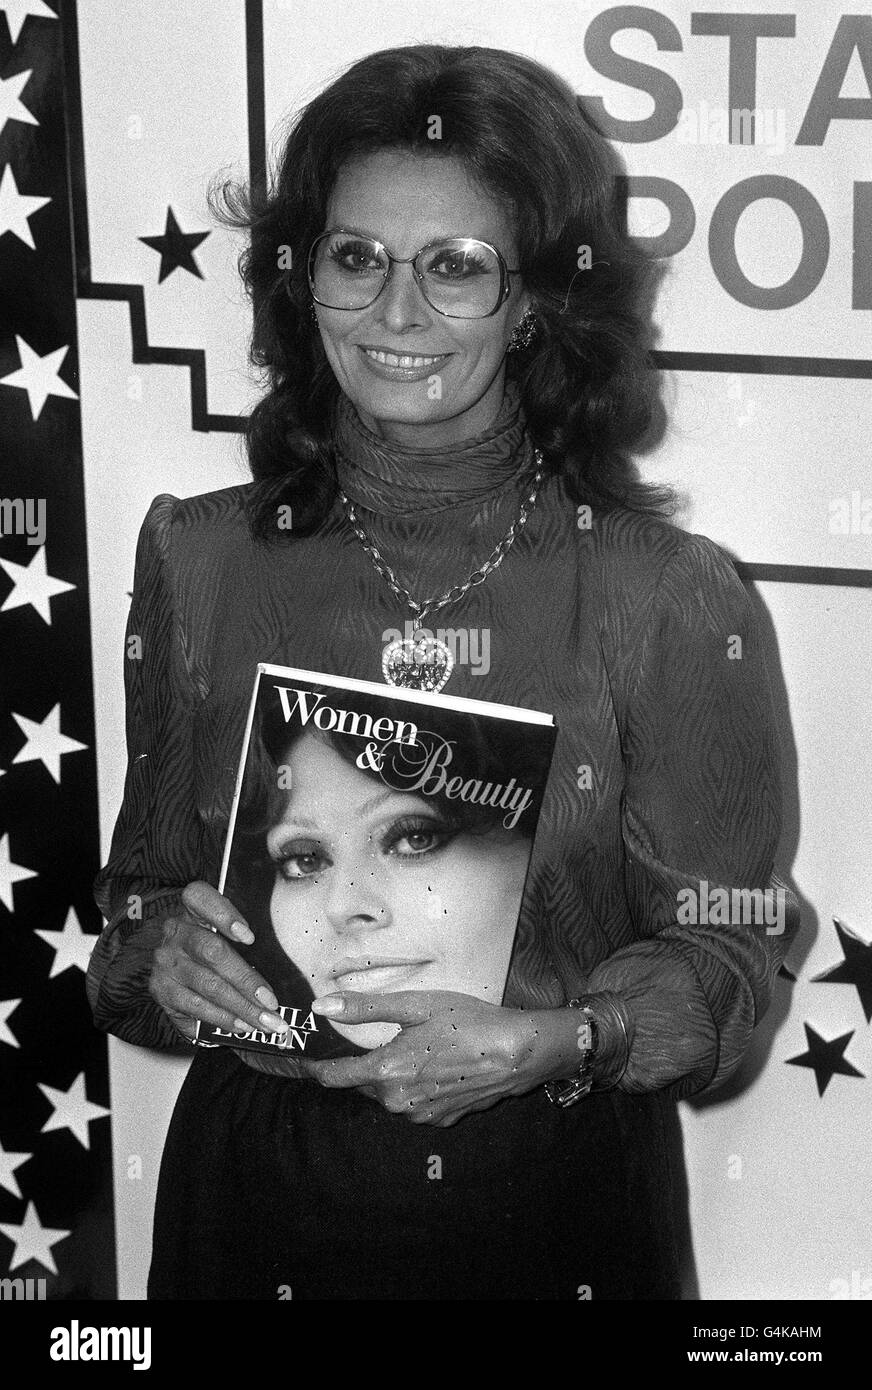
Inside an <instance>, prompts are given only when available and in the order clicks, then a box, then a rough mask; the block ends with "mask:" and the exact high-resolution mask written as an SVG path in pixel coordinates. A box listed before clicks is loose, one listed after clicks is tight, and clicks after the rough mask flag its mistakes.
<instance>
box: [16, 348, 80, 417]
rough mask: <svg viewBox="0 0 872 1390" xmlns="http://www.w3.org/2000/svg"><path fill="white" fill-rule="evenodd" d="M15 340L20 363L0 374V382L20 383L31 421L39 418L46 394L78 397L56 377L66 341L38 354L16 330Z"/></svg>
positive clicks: (66, 349)
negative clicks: (62, 345)
mask: <svg viewBox="0 0 872 1390" xmlns="http://www.w3.org/2000/svg"><path fill="white" fill-rule="evenodd" d="M15 342H16V343H17V345H18V356H19V357H20V359H21V366H20V367H19V368H18V370H17V371H14V372H10V373H9V375H8V376H0V384H2V385H5V386H20V387H21V389H22V390H23V391H26V392H27V399H28V400H29V401H30V413H31V415H32V416H33V418H34V420H38V419H39V417H40V415H41V414H42V408H43V406H44V405H45V403H46V401H47V399H48V397H49V396H66V397H67V399H68V400H73V401H77V400H78V399H79V398H78V396H77V395H76V393H75V391H74V390H73V389H72V387H70V386H68V385H67V383H66V382H65V381H61V378H60V377H59V376H58V368H59V367H60V365H61V363H62V362H63V360H64V358H65V357H66V355H67V353H68V352H69V350H70V349H69V344H67V346H66V347H59V348H55V350H54V352H47V353H46V355H45V357H40V355H39V353H38V352H34V351H33V348H32V347H30V346H29V345H28V344H27V343H26V342H25V341H24V339H23V338H19V336H18V334H17V333H16V335H15Z"/></svg>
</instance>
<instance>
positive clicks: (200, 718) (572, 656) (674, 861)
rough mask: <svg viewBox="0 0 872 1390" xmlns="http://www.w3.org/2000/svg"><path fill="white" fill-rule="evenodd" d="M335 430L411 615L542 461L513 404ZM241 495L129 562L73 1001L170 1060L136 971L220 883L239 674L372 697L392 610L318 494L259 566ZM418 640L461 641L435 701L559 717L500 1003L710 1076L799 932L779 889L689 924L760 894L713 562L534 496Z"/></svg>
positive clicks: (731, 607)
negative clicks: (167, 927)
mask: <svg viewBox="0 0 872 1390" xmlns="http://www.w3.org/2000/svg"><path fill="white" fill-rule="evenodd" d="M334 435H335V441H336V474H337V480H338V484H339V488H340V489H341V490H342V491H344V492H345V493H346V495H347V496H348V498H349V499H350V500H351V501H352V502H353V503H354V505H355V507H356V511H357V517H358V522H359V524H360V525H361V526H362V527H363V529H364V530H365V532H366V534H367V536H368V537H369V539H370V540H371V542H372V543H373V544H374V545H376V546H377V547H378V549H379V551H380V553H381V555H382V556H383V557H384V559H385V560H386V561H387V563H388V564H389V565H390V566H391V567H392V569H393V570H394V572H395V573H396V575H397V577H398V580H399V582H400V583H401V584H403V585H404V586H406V588H407V589H408V590H409V591H410V592H411V593H412V594H413V596H414V597H415V598H416V599H418V600H421V599H423V598H425V597H429V596H431V595H436V594H440V593H442V592H444V591H445V590H446V589H448V588H449V587H450V586H451V585H454V584H457V583H460V582H462V581H464V580H465V579H466V578H467V577H468V576H469V575H470V574H471V573H472V572H473V571H474V570H475V569H477V567H478V566H479V565H481V563H482V562H483V561H484V560H485V559H486V558H487V556H488V555H489V554H490V552H491V551H492V550H493V547H494V546H495V544H496V542H497V541H498V540H499V539H500V537H501V536H503V535H504V534H505V532H506V531H507V530H508V528H509V526H510V525H511V523H512V521H513V519H515V518H516V516H517V514H518V510H519V507H520V503H521V500H522V498H523V497H524V496H526V495H527V494H528V492H529V488H530V480H531V477H532V474H533V472H534V471H535V466H536V464H535V458H534V453H533V449H532V446H531V444H530V441H529V439H528V437H527V435H526V433H525V428H524V420H523V412H522V410H521V407H520V403H519V400H518V396H517V393H516V391H515V389H514V387H513V386H511V385H509V386H508V387H507V390H506V394H505V397H504V399H503V404H502V409H501V411H500V413H499V416H498V418H497V419H496V420H495V422H494V424H493V425H492V427H491V428H490V429H488V430H486V431H485V432H484V433H482V434H481V435H479V436H477V437H475V438H474V439H469V440H465V441H463V442H462V443H461V444H460V445H454V446H449V447H446V448H442V449H432V450H429V451H428V450H424V451H421V450H415V449H411V448H408V447H404V446H401V445H397V444H393V443H389V442H388V441H386V440H383V439H382V438H380V437H379V436H378V435H376V434H374V433H372V432H371V431H370V430H369V429H367V428H366V426H365V425H363V423H362V422H361V421H360V419H359V417H358V416H357V412H356V411H355V410H354V408H353V406H352V405H351V403H350V402H349V401H348V400H347V399H346V398H344V397H341V398H340V401H339V405H338V408H337V412H336V418H335V426H334ZM252 486H253V485H252V484H242V485H237V486H233V487H228V488H223V489H220V490H218V491H215V492H210V493H205V494H202V495H200V496H196V497H190V498H177V497H174V496H170V495H167V494H161V495H159V496H157V497H156V498H155V499H154V501H153V502H152V504H151V506H150V508H149V511H148V514H147V516H146V518H145V520H144V523H143V526H142V529H141V532H140V537H139V543H138V547H137V554H136V568H135V580H134V591H133V602H132V605H131V610H130V617H129V620H128V625H127V636H128V638H129V637H130V636H131V635H134V634H135V635H137V636H139V637H140V638H141V652H142V658H141V660H138V661H135V660H129V659H128V660H127V661H126V662H125V687H126V699H127V747H128V758H129V763H128V770H127V776H126V782H125V791H124V800H123V804H122V807H121V810H120V814H119V816H118V821H117V824H116V827H115V832H114V835H113V838H112V843H111V847H110V851H109V856H108V859H107V862H106V864H105V867H104V868H103V869H102V870H101V872H100V874H99V875H98V877H97V879H96V882H95V894H96V900H97V903H98V905H99V906H100V908H101V909H102V911H103V913H104V915H105V916H106V918H107V925H106V927H105V929H104V932H103V934H102V936H101V938H100V940H99V942H98V944H97V947H96V949H95V951H94V954H93V956H92V961H91V967H90V971H89V978H88V989H89V997H90V998H91V1002H92V1007H93V1009H94V1013H95V1018H96V1021H97V1022H98V1024H99V1025H100V1026H101V1027H103V1028H104V1029H106V1030H108V1031H111V1032H113V1033H117V1034H118V1035H119V1036H120V1037H122V1038H124V1039H126V1040H127V1041H129V1042H133V1043H140V1044H142V1045H145V1046H150V1047H165V1048H174V1047H177V1046H178V1038H177V1035H176V1033H175V1030H174V1029H173V1027H172V1025H171V1023H170V1021H169V1019H168V1018H167V1017H166V1016H165V1015H164V1014H163V1012H162V1011H161V1010H160V1008H159V1007H158V1005H157V1004H156V1003H155V1002H154V1001H153V1000H152V999H151V996H150V995H149V993H148V977H149V974H150V970H151V964H152V959H153V953H154V950H155V948H156V945H157V944H158V942H159V939H160V926H161V922H162V920H163V919H164V918H165V917H166V915H167V914H168V913H170V912H172V911H173V910H174V909H175V908H177V907H178V904H179V895H180V893H181V890H182V888H183V887H184V886H185V884H187V883H188V882H190V881H191V880H193V879H205V880H207V881H211V882H213V883H217V881H218V871H219V865H220V859H221V852H222V848H223V841H224V837H225V834H226V830H227V823H228V816H229V812H230V806H231V800H232V795H233V789H234V782H235V777H236V770H237V763H238V759H239V755H240V751H241V747H242V738H243V731H244V725H245V717H246V711H247V705H248V700H249V697H250V691H251V686H252V682H253V678H254V673H255V666H256V664H257V662H259V661H268V662H273V663H277V664H282V665H289V666H295V667H301V668H305V669H310V670H314V671H321V672H328V673H333V674H336V675H341V676H351V677H357V678H360V679H365V680H371V681H372V680H374V681H381V680H382V674H381V653H382V648H383V646H384V645H385V642H386V641H387V640H389V638H390V637H391V636H393V635H396V633H397V632H398V631H399V632H401V633H402V632H403V631H404V625H405V624H406V622H407V620H409V619H410V617H411V613H410V610H409V609H408V608H407V607H404V605H403V602H402V600H400V599H398V598H397V597H396V595H395V594H393V593H392V592H391V589H390V587H389V586H388V584H387V583H386V581H385V579H384V578H383V577H382V576H381V575H379V574H378V573H377V571H376V569H375V567H374V565H373V563H372V561H371V558H370V556H369V555H367V554H366V552H365V551H364V548H363V546H362V545H361V544H360V541H359V539H358V537H357V536H356V535H355V534H354V532H353V530H352V528H351V526H350V525H349V522H348V519H347V517H346V515H345V510H344V507H343V504H342V502H341V499H340V498H339V497H338V496H337V497H336V499H335V501H334V503H333V505H332V507H331V510H330V513H329V515H328V516H327V517H326V519H325V521H324V522H323V523H322V524H321V525H320V526H319V528H318V529H317V531H316V532H314V533H313V534H311V535H308V536H300V535H298V536H296V537H294V536H292V538H291V539H290V540H287V541H285V542H284V543H282V542H279V541H277V542H276V543H270V544H267V545H265V544H263V543H260V544H258V543H255V542H254V541H253V540H252V538H251V535H250V533H249V530H248V525H247V521H246V516H245V501H246V497H247V496H248V495H249V492H250V489H251V487H252ZM427 622H428V626H429V628H430V630H431V631H433V632H435V633H436V635H437V636H438V635H440V633H441V635H443V637H444V638H445V639H446V640H449V641H451V642H453V643H454V644H455V651H456V655H457V656H458V660H457V665H456V667H455V670H454V672H453V674H452V676H451V679H450V681H449V683H448V686H447V687H446V693H447V694H454V695H462V696H468V697H472V698H476V699H482V700H492V701H497V702H500V703H503V704H510V705H521V706H525V707H527V708H532V709H538V710H545V711H548V712H550V713H552V714H553V715H554V717H555V719H556V722H557V727H558V735H557V743H556V747H555V753H554V760H553V764H552V770H551V774H550V779H549V783H548V787H547V790H546V794H545V799H544V803H543V807H542V812H541V815H540V821H539V829H538V834H537V838H536V842H535V845H534V848H533V854H532V858H531V864H530V870H529V874H528V878H527V884H526V888H525V893H524V899H523V904H522V908H521V915H520V921H519V926H518V937H517V943H516V949H515V953H514V956H513V960H512V966H511V970H510V975H509V981H508V985H507V991H506V996H505V1001H504V1002H505V1004H506V1005H507V1006H510V1007H511V1006H521V1005H524V1006H528V1007H547V1006H555V1007H556V1006H559V1005H561V1004H563V1003H565V1002H566V1000H567V999H569V998H570V997H573V996H576V995H578V994H580V993H582V992H585V991H596V990H609V991H613V992H614V993H615V994H617V995H618V996H619V997H620V998H621V1000H622V1001H623V1004H624V1006H625V1008H626V1009H627V1011H628V1013H629V1014H630V1015H631V1016H632V1020H633V1025H634V1041H633V1047H632V1050H631V1054H630V1059H629V1064H628V1067H627V1070H626V1072H625V1075H624V1078H623V1080H622V1082H621V1088H622V1090H623V1091H625V1092H635V1093H639V1092H648V1091H653V1090H660V1089H663V1088H665V1089H666V1090H667V1092H668V1093H669V1094H671V1095H672V1096H674V1097H677V1096H680V1095H685V1094H689V1093H691V1092H697V1091H700V1090H702V1089H704V1088H706V1087H709V1086H712V1085H714V1084H717V1083H719V1082H721V1081H722V1080H723V1079H724V1078H725V1077H726V1076H728V1075H729V1074H730V1073H731V1072H732V1071H733V1070H734V1069H735V1068H736V1066H737V1065H738V1063H739V1061H740V1059H741V1057H742V1055H743V1053H744V1051H745V1049H746V1047H747V1044H748V1041H749V1038H750V1034H751V1030H752V1028H753V1026H754V1023H755V1021H756V1019H757V1018H759V1017H760V1015H761V1014H762V1012H763V1011H764V1009H765V1008H766V1005H767V1003H768V1000H769V996H770V992H771V989H772V985H773V979H774V975H775V972H776V970H777V968H778V965H779V962H780V959H781V956H782V954H783V949H784V944H785V942H786V941H787V940H788V939H789V937H790V934H791V931H792V930H793V929H794V928H795V925H796V903H795V900H793V899H792V898H791V897H790V895H789V894H786V895H784V894H783V895H782V896H781V899H780V901H781V902H782V903H783V904H784V905H785V906H786V919H785V920H784V921H782V923H781V927H782V928H784V930H780V929H779V928H778V927H777V926H776V927H774V928H771V929H768V928H767V926H766V925H764V924H763V922H762V921H760V922H756V923H747V922H740V921H738V920H735V918H736V914H735V913H730V914H728V916H730V917H732V918H733V919H734V920H721V917H722V916H723V914H722V913H711V912H709V911H708V910H707V904H708V903H711V902H712V901H713V895H715V894H716V890H718V889H726V890H728V892H732V890H736V889H750V890H754V889H759V890H763V889H765V888H767V887H770V886H772V885H773V884H777V883H778V880H777V879H776V878H775V877H774V856H775V852H776V846H777V842H778V837H779V829H780V780H779V754H778V745H777V739H776V734H775V728H774V720H773V713H772V705H771V699H770V691H769V685H768V678H767V673H766V668H765V662H764V657H763V651H762V648H761V641H760V635H759V631H758V627H757V623H756V620H755V616H754V611H753V608H752V605H751V602H750V600H749V597H748V595H747V593H746V591H745V589H744V587H743V585H742V583H741V582H740V580H739V578H738V576H737V574H736V572H735V569H734V568H733V565H732V563H731V561H730V559H729V558H728V556H727V555H726V554H725V553H724V551H722V550H721V549H720V548H719V547H718V546H717V545H715V544H714V543H713V542H712V541H710V540H708V539H706V538H705V537H702V536H697V535H691V534H688V533H685V532H683V531H681V530H679V529H678V528H676V527H675V526H673V525H672V524H670V523H669V522H667V521H665V520H662V519H659V518H655V517H651V516H647V515H643V514H639V513H636V512H633V511H629V510H624V509H616V510H611V511H602V512H598V511H597V510H596V509H594V511H593V514H592V515H591V516H588V515H586V514H585V512H584V511H583V510H579V508H578V507H576V505H575V504H574V502H573V501H572V500H571V497H570V496H569V494H568V492H567V489H566V485H565V483H564V480H563V479H562V477H560V476H559V475H552V476H547V477H546V478H545V479H544V481H543V482H542V484H541V486H540V489H539V493H538V497H537V499H536V504H535V506H534V508H533V510H532V513H531V514H530V516H529V519H528V521H527V524H526V526H525V527H524V528H523V529H522V530H521V531H520V532H519V533H518V535H517V537H516V539H515V542H514V544H513V545H512V546H511V548H510V549H509V550H508V552H507V554H506V555H505V558H504V559H503V562H502V563H501V565H500V566H499V567H498V568H497V569H495V570H494V571H493V572H492V573H490V574H489V575H488V577H487V579H486V580H485V582H484V583H481V584H477V585H475V586H473V587H472V588H470V589H469V590H468V591H467V592H466V593H465V594H464V595H463V596H462V598H461V599H459V600H458V601H457V602H455V603H453V604H451V605H450V606H447V607H445V608H443V609H442V610H440V611H439V612H438V613H434V614H433V615H432V616H431V618H429V619H428V620H427ZM129 649H130V648H129V647H128V650H129ZM737 652H738V654H739V655H738V658H737ZM133 895H136V897H137V898H138V900H139V901H140V902H141V914H140V915H139V916H136V915H134V916H133V917H131V915H130V912H129V904H130V902H131V901H132V900H133ZM693 904H698V905H699V910H698V911H696V910H694V909H693ZM688 905H690V907H688ZM209 1055H210V1054H206V1056H207V1057H208V1056H209ZM288 1084H290V1083H288Z"/></svg>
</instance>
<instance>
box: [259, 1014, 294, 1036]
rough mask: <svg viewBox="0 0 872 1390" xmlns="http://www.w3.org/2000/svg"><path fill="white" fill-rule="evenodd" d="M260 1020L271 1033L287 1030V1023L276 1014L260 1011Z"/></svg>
mask: <svg viewBox="0 0 872 1390" xmlns="http://www.w3.org/2000/svg"><path fill="white" fill-rule="evenodd" d="M260 1021H261V1023H262V1024H263V1026H264V1028H268V1029H269V1031H270V1032H271V1033H287V1031H288V1025H287V1024H286V1023H285V1020H284V1019H283V1018H279V1016H278V1014H268V1013H262V1014H261V1016H260Z"/></svg>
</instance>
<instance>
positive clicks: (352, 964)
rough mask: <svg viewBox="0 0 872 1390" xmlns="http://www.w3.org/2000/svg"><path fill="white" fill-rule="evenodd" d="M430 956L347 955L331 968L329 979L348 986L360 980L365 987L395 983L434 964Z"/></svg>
mask: <svg viewBox="0 0 872 1390" xmlns="http://www.w3.org/2000/svg"><path fill="white" fill-rule="evenodd" d="M432 964H433V962H432V960H431V959H430V958H429V957H426V956H425V957H423V958H420V957H416V958H415V959H410V958H408V957H406V956H362V957H361V958H360V959H355V958H354V957H353V956H345V957H344V958H343V959H342V960H340V961H337V963H336V965H334V966H333V968H332V970H330V972H329V975H328V979H331V980H335V981H337V982H338V983H339V984H340V986H342V985H343V983H344V984H345V986H346V987H347V986H348V983H349V982H350V981H355V980H359V981H360V982H361V983H362V984H363V985H364V987H369V986H372V985H380V984H382V985H383V984H393V983H395V982H396V981H399V980H402V979H404V978H405V977H406V976H408V975H411V974H413V973H414V972H415V971H416V970H419V969H420V968H421V966H423V965H432Z"/></svg>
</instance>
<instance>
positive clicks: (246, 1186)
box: [148, 1051, 680, 1301]
mask: <svg viewBox="0 0 872 1390" xmlns="http://www.w3.org/2000/svg"><path fill="white" fill-rule="evenodd" d="M667 1107H668V1108H670V1109H671V1106H670V1103H669V1102H667V1101H664V1100H663V1098H662V1097H660V1096H658V1095H656V1094H653V1095H646V1096H638V1097H637V1096H627V1095H624V1094H623V1093H622V1092H605V1093H603V1094H601V1095H593V1096H588V1097H587V1098H586V1099H585V1100H583V1101H580V1102H579V1103H578V1104H577V1105H575V1106H573V1107H571V1108H570V1109H567V1110H560V1109H559V1108H558V1107H556V1106H554V1105H552V1104H551V1103H550V1102H549V1100H548V1099H547V1097H546V1096H545V1094H544V1092H543V1090H542V1088H541V1087H539V1088H537V1089H536V1090H535V1091H532V1092H530V1093H529V1094H528V1095H525V1096H521V1097H517V1098H511V1099H507V1100H504V1101H502V1102H500V1103H499V1104H498V1105H497V1106H495V1107H494V1108H492V1109H491V1110H486V1111H482V1112H480V1113H478V1114H473V1115H468V1116H466V1117H465V1118H464V1119H462V1120H460V1121H459V1122H458V1123H457V1124H456V1125H453V1126H451V1127H449V1128H448V1129H437V1128H434V1127H432V1126H427V1125H413V1124H411V1123H410V1122H409V1121H408V1120H407V1119H405V1118H404V1117H403V1116H400V1115H395V1114H391V1113H390V1112H388V1111H386V1110H384V1109H383V1108H382V1107H381V1106H380V1105H378V1104H377V1102H375V1101H372V1100H370V1099H368V1098H367V1097H365V1096H361V1095H360V1094H359V1093H358V1092H356V1091H351V1090H348V1091H346V1090H328V1089H326V1088H324V1087H321V1086H319V1085H318V1084H317V1083H314V1082H311V1081H291V1080H284V1079H281V1078H277V1077H271V1076H265V1075H262V1074H261V1073H259V1072H256V1071H253V1070H252V1069H251V1068H250V1067H247V1066H245V1064H244V1063H243V1062H241V1061H240V1060H239V1059H238V1058H237V1057H236V1056H234V1054H233V1053H232V1052H229V1051H221V1052H208V1053H203V1052H200V1053H198V1054H197V1055H196V1056H195V1058H194V1061H193V1062H192V1064H191V1068H190V1071H189V1073H188V1076H187V1078H186V1080H185V1083H184V1085H183V1087H182V1091H181V1094H180V1096H179V1099H178V1102H177V1104H176V1108H175V1112H174V1114H173V1118H172V1122H171V1124H170V1129H169V1134H168V1136H167V1142H166V1147H165V1150H164V1155H163V1161H162V1164H161V1172H160V1181H159V1186H158V1195H157V1206H156V1212H155V1224H154V1248H153V1255H152V1265H151V1272H150V1275H149V1286H148V1296H149V1298H150V1299H269V1300H276V1299H284V1298H293V1299H304V1300H305V1299H385V1300H387V1299H428V1300H429V1299H491V1300H503V1299H534V1300H544V1299H548V1300H550V1299H568V1300H571V1301H576V1300H578V1299H586V1298H591V1299H595V1300H600V1299H675V1298H678V1297H680V1293H679V1274H678V1259H677V1254H676V1241H675V1234H674V1229H673V1193H672V1181H671V1173H670V1161H669V1156H668V1152H667V1143H666V1123H665V1122H666V1121H668V1119H669V1116H668V1115H667V1114H666V1110H667Z"/></svg>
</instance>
